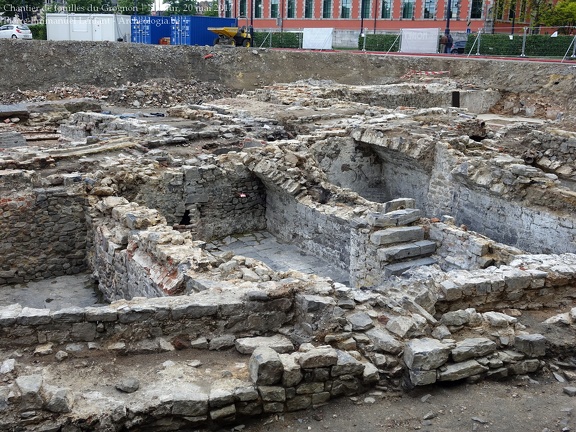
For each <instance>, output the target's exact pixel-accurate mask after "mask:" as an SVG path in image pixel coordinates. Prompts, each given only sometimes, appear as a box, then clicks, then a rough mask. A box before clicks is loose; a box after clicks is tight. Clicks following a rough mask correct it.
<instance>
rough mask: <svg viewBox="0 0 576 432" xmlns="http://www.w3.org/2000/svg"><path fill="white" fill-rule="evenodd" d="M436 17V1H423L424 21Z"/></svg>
mask: <svg viewBox="0 0 576 432" xmlns="http://www.w3.org/2000/svg"><path fill="white" fill-rule="evenodd" d="M435 17H436V0H424V19H434V18H435Z"/></svg>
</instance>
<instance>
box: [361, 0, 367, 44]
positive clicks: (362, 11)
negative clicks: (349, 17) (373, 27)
mask: <svg viewBox="0 0 576 432" xmlns="http://www.w3.org/2000/svg"><path fill="white" fill-rule="evenodd" d="M363 31H364V0H360V33H362V32H363ZM364 37H366V36H364Z"/></svg>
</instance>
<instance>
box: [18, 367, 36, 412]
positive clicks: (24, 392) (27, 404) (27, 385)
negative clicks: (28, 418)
mask: <svg viewBox="0 0 576 432" xmlns="http://www.w3.org/2000/svg"><path fill="white" fill-rule="evenodd" d="M15 382H16V386H17V387H18V389H19V390H20V394H21V405H20V410H21V411H27V410H36V409H42V405H43V400H42V396H41V395H40V389H41V388H42V382H43V378H42V375H23V376H19V377H18V378H16V381H15Z"/></svg>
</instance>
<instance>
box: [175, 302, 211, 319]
mask: <svg viewBox="0 0 576 432" xmlns="http://www.w3.org/2000/svg"><path fill="white" fill-rule="evenodd" d="M217 312H218V305H215V304H201V303H193V304H179V305H174V307H173V308H172V319H175V320H179V319H183V318H188V319H195V318H202V317H205V316H211V315H216V313H217Z"/></svg>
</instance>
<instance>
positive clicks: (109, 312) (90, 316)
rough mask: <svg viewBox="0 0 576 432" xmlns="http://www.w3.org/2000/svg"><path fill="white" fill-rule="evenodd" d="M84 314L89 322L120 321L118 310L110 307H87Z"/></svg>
mask: <svg viewBox="0 0 576 432" xmlns="http://www.w3.org/2000/svg"><path fill="white" fill-rule="evenodd" d="M84 313H85V316H86V321H88V322H95V321H102V322H114V321H117V320H118V312H117V310H116V309H115V308H113V307H110V306H103V307H87V308H85V309H84Z"/></svg>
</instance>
